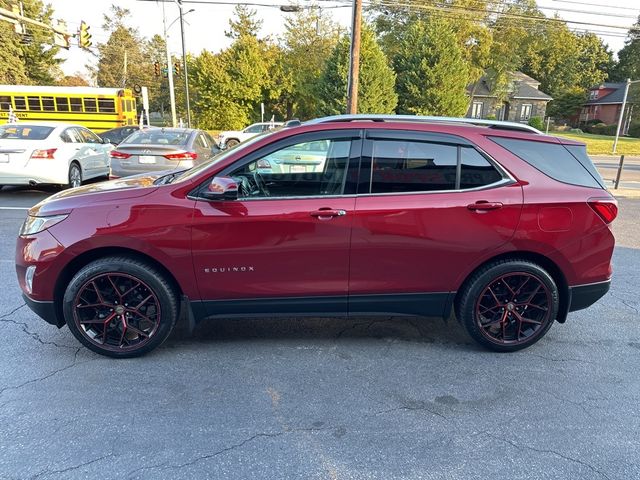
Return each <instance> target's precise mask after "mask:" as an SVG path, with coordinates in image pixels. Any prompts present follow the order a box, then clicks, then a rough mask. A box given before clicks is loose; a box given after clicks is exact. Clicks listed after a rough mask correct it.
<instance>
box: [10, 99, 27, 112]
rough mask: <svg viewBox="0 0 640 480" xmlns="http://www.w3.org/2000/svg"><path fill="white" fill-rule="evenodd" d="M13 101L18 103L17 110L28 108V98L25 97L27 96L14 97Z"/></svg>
mask: <svg viewBox="0 0 640 480" xmlns="http://www.w3.org/2000/svg"><path fill="white" fill-rule="evenodd" d="M13 101H14V103H15V105H16V110H26V109H27V100H26V99H25V97H13Z"/></svg>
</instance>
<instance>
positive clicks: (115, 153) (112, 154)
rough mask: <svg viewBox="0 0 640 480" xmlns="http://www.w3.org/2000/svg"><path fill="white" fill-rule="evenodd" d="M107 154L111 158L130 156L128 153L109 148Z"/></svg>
mask: <svg viewBox="0 0 640 480" xmlns="http://www.w3.org/2000/svg"><path fill="white" fill-rule="evenodd" d="M109 156H110V157H111V158H129V157H130V156H131V154H130V153H124V152H119V151H118V150H111V151H110V152H109Z"/></svg>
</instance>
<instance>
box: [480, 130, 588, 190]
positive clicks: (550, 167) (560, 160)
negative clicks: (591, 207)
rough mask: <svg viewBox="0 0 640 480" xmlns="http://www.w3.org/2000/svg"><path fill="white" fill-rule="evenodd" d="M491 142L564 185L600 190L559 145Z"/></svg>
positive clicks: (529, 141)
mask: <svg viewBox="0 0 640 480" xmlns="http://www.w3.org/2000/svg"><path fill="white" fill-rule="evenodd" d="M491 140H493V141H494V142H496V143H497V144H498V145H500V146H502V147H504V148H506V149H507V150H509V151H510V152H511V153H513V154H514V155H517V156H518V157H520V158H521V159H522V160H524V161H525V162H527V163H528V164H530V165H532V166H533V167H535V168H537V169H538V170H540V171H541V172H542V173H544V174H546V175H548V176H549V177H551V178H553V179H555V180H558V181H560V182H564V183H570V184H572V185H580V186H583V187H596V188H601V185H600V184H599V183H598V181H597V180H596V179H595V178H594V177H593V175H592V174H591V173H589V171H588V170H587V169H586V168H585V167H584V166H583V164H582V163H580V162H579V161H578V160H576V158H575V157H574V156H573V155H571V153H569V151H568V150H567V149H566V148H564V146H563V145H560V144H559V143H546V142H536V141H533V140H516V139H513V138H501V137H491Z"/></svg>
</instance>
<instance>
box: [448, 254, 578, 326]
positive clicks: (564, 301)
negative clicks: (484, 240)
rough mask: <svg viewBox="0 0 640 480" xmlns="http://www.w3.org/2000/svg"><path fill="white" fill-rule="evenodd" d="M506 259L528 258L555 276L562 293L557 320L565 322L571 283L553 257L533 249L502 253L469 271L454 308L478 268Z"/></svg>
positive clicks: (459, 290) (457, 293)
mask: <svg viewBox="0 0 640 480" xmlns="http://www.w3.org/2000/svg"><path fill="white" fill-rule="evenodd" d="M504 260H526V261H529V262H532V263H535V264H537V265H540V266H541V267H542V268H544V269H545V270H546V271H547V272H549V275H551V277H552V278H553V281H554V282H555V283H556V285H557V287H558V292H559V293H560V305H559V307H558V316H557V318H556V320H557V321H558V322H560V323H564V322H565V321H566V319H567V314H568V313H569V304H570V303H571V301H570V300H571V297H570V290H569V283H568V282H567V278H566V277H565V275H564V273H562V270H561V269H560V267H559V266H558V265H557V264H556V263H555V262H554V261H553V260H552V259H550V258H549V257H547V256H545V255H542V254H541V253H536V252H531V251H514V252H507V253H502V254H500V255H496V256H494V257H491V258H489V259H487V260H485V261H484V262H482V263H481V264H480V265H478V266H477V267H476V268H474V269H473V270H472V271H471V272H469V274H468V275H467V276H466V277H465V279H464V281H463V282H462V283H461V285H460V288H459V289H458V291H457V292H456V294H455V298H454V300H453V305H454V308H455V309H457V305H458V299H459V297H460V295H461V294H462V292H463V291H464V290H465V288H466V286H467V283H468V282H469V280H470V279H471V277H473V275H474V274H475V273H476V272H477V271H478V270H480V269H481V268H483V267H484V266H486V265H488V264H490V263H493V262H497V261H504Z"/></svg>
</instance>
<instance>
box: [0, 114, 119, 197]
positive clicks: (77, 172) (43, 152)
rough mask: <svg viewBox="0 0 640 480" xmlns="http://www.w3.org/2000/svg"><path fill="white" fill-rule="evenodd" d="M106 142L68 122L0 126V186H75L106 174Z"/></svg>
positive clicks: (108, 150)
mask: <svg viewBox="0 0 640 480" xmlns="http://www.w3.org/2000/svg"><path fill="white" fill-rule="evenodd" d="M112 149H113V146H112V145H110V144H103V142H102V139H101V138H100V137H98V136H97V135H96V134H95V133H93V132H92V131H91V130H88V129H86V128H85V127H81V126H80V125H71V124H68V123H45V122H24V123H22V122H19V123H12V124H6V125H0V188H1V187H2V186H3V185H31V186H35V185H39V184H59V185H66V186H69V187H79V186H80V185H81V184H82V182H83V181H85V180H89V179H91V178H98V177H104V178H108V177H109V161H110V158H109V152H110V151H111V150H112Z"/></svg>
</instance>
